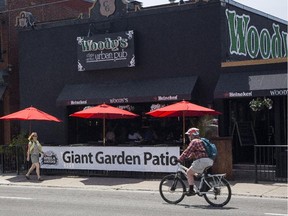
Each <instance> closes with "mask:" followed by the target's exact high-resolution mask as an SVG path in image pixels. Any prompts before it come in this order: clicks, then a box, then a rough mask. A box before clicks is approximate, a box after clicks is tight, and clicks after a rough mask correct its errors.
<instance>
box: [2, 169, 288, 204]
mask: <svg viewBox="0 0 288 216" xmlns="http://www.w3.org/2000/svg"><path fill="white" fill-rule="evenodd" d="M43 178H44V181H42V182H39V181H37V179H36V176H31V180H29V181H28V180H27V179H26V178H25V176H24V175H9V174H5V175H1V176H0V186H1V185H5V186H22V187H47V188H71V189H73V188H75V189H76V188H77V189H89V190H107V191H111V190H114V191H121V190H123V191H124V190H125V191H146V192H156V193H158V187H159V183H160V179H156V180H147V179H135V178H133V179H132V178H112V177H111V178H110V177H85V176H43ZM230 184H231V189H232V195H233V196H243V197H262V198H279V199H287V198H288V195H287V194H288V187H287V184H286V183H281V184H280V183H259V184H255V183H245V182H237V181H231V182H230Z"/></svg>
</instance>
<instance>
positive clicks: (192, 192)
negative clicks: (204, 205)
mask: <svg viewBox="0 0 288 216" xmlns="http://www.w3.org/2000/svg"><path fill="white" fill-rule="evenodd" d="M185 195H186V196H195V195H196V192H195V191H194V190H192V191H190V190H189V191H186V192H185Z"/></svg>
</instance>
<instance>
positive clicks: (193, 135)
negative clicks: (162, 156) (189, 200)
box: [178, 128, 213, 196]
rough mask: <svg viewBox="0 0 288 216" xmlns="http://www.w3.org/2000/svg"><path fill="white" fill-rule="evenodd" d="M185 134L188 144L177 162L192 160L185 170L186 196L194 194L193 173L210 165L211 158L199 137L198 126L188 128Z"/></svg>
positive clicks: (211, 163)
mask: <svg viewBox="0 0 288 216" xmlns="http://www.w3.org/2000/svg"><path fill="white" fill-rule="evenodd" d="M185 134H186V135H188V137H189V140H190V144H189V145H188V147H187V148H186V149H185V150H184V151H183V153H182V154H181V155H180V157H179V158H178V162H179V163H183V161H184V160H185V159H192V160H194V161H193V163H192V164H191V166H190V168H189V169H188V170H187V179H188V183H189V190H188V192H186V195H187V196H193V195H195V194H196V193H195V190H194V175H195V174H197V173H202V172H203V171H204V169H205V168H206V167H208V166H212V165H213V160H212V159H210V158H208V155H207V153H206V150H205V147H204V143H203V141H202V140H201V139H200V137H199V129H198V128H190V129H189V130H188V131H187V132H186V133H185Z"/></svg>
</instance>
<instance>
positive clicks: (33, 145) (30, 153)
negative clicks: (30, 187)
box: [25, 132, 44, 181]
mask: <svg viewBox="0 0 288 216" xmlns="http://www.w3.org/2000/svg"><path fill="white" fill-rule="evenodd" d="M28 140H29V144H28V150H27V161H30V158H31V162H32V165H31V167H30V169H29V170H28V172H27V174H26V175H25V176H26V179H27V180H30V174H31V172H32V171H33V170H34V169H35V168H36V174H37V177H38V181H43V179H42V178H41V176H40V163H39V154H40V153H41V154H44V152H43V151H42V145H41V144H40V142H39V141H38V136H37V133H36V132H32V133H31V135H30V136H29V138H28Z"/></svg>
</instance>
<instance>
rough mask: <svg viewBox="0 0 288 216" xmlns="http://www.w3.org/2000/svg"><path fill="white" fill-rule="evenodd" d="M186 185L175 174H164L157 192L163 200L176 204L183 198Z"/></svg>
mask: <svg viewBox="0 0 288 216" xmlns="http://www.w3.org/2000/svg"><path fill="white" fill-rule="evenodd" d="M185 191H186V186H185V184H184V182H183V180H182V179H181V178H179V177H178V176H177V175H175V174H171V175H168V176H165V177H164V178H163V179H162V180H161V182H160V185H159V192H160V195H161V197H162V199H163V200H165V201H166V202H167V203H170V204H177V203H179V202H181V201H182V200H183V199H184V196H185V194H184V192H185Z"/></svg>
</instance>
